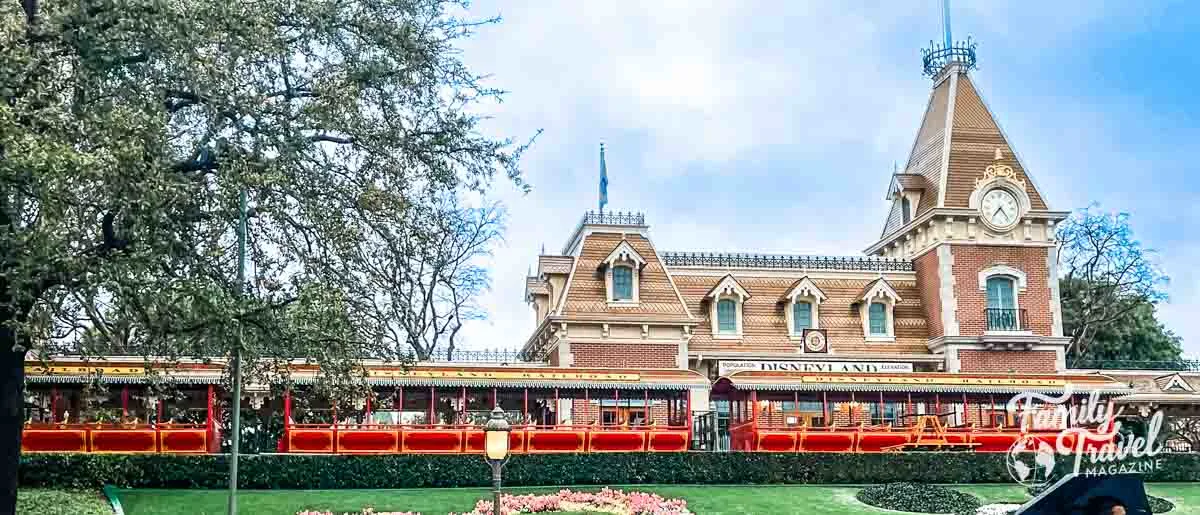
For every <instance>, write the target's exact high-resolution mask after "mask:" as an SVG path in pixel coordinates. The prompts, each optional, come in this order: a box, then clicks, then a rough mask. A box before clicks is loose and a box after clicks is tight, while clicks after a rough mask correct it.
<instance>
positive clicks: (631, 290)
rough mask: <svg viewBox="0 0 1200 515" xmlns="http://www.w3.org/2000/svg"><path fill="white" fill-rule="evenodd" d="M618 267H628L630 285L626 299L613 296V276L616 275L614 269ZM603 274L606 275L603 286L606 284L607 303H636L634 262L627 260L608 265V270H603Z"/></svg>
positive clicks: (635, 270)
mask: <svg viewBox="0 0 1200 515" xmlns="http://www.w3.org/2000/svg"><path fill="white" fill-rule="evenodd" d="M618 268H628V269H629V278H630V283H631V286H630V288H629V298H628V299H617V298H614V297H615V296H616V295H615V292H616V282H615V278H614V276H615V275H616V270H617V269H618ZM605 274H606V277H607V280H606V281H605V286H606V287H605V293H606V294H607V296H608V303H609V304H622V305H623V304H637V303H638V269H637V266H634V263H628V262H620V263H616V264H614V265H612V266H610V267H608V270H606V271H605Z"/></svg>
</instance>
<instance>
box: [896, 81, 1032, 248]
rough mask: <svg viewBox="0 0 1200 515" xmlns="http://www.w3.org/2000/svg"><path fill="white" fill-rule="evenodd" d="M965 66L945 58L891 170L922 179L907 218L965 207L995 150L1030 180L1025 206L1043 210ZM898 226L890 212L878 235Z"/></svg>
mask: <svg viewBox="0 0 1200 515" xmlns="http://www.w3.org/2000/svg"><path fill="white" fill-rule="evenodd" d="M967 68H968V67H967V66H964V65H962V64H961V63H958V62H950V63H949V64H947V65H946V66H945V67H944V68H943V69H942V71H941V73H939V74H938V77H937V78H936V82H935V83H934V87H933V91H932V92H931V93H930V95H929V103H928V105H927V106H926V108H925V116H924V118H923V119H922V120H921V125H920V129H918V131H917V137H916V140H915V141H914V142H913V146H912V151H911V152H910V153H909V157H908V161H907V162H906V163H905V165H904V168H903V169H901V170H899V172H898V173H896V174H894V175H893V178H892V181H893V182H909V183H912V182H916V181H915V180H914V179H913V176H914V175H919V176H921V177H923V178H924V181H923V183H924V184H923V185H924V191H923V193H922V194H921V196H920V201H919V202H918V203H917V205H916V206H914V208H913V213H912V217H911V218H912V219H917V218H919V217H920V216H921V215H922V214H924V213H925V212H926V211H928V210H930V209H934V208H966V207H968V200H969V198H970V196H971V192H972V191H973V190H974V189H975V183H976V179H980V178H982V177H983V175H984V172H985V170H986V169H987V167H988V165H990V164H997V161H996V160H995V156H996V150H997V149H999V150H1000V155H1001V159H1000V160H999V162H998V164H1004V165H1008V166H1011V167H1012V168H1013V170H1014V171H1015V172H1016V174H1017V178H1018V179H1020V180H1023V181H1025V182H1026V183H1027V184H1028V185H1029V188H1028V193H1029V200H1030V208H1031V209H1034V210H1046V209H1048V207H1047V206H1046V202H1045V201H1044V200H1043V199H1042V195H1041V192H1040V191H1038V189H1037V186H1036V185H1035V184H1034V182H1033V181H1032V179H1031V178H1030V177H1029V174H1028V173H1027V171H1026V169H1025V166H1024V164H1023V163H1021V161H1020V159H1018V158H1017V154H1016V152H1014V151H1013V148H1012V144H1011V143H1010V142H1009V140H1008V137H1007V136H1005V134H1004V131H1003V130H1001V129H1000V124H998V123H997V122H996V119H995V117H994V116H993V115H992V112H991V110H990V109H988V107H987V104H986V103H985V102H984V101H983V97H982V96H981V95H980V93H979V90H978V88H976V86H975V84H974V82H973V81H972V80H971V77H970V75H969V74H968V73H967ZM897 202H898V200H897ZM902 226H903V221H902V220H901V219H900V217H898V216H889V217H888V221H887V223H886V225H885V227H884V230H883V235H884V236H886V235H888V234H890V233H892V232H893V231H895V230H897V229H899V228H900V227H902Z"/></svg>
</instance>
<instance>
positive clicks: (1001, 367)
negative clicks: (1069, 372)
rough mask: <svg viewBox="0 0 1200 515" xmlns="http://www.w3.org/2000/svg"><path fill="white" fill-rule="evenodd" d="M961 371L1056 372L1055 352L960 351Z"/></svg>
mask: <svg viewBox="0 0 1200 515" xmlns="http://www.w3.org/2000/svg"><path fill="white" fill-rule="evenodd" d="M958 361H959V367H960V368H959V370H960V371H962V372H1000V373H1008V371H1009V370H1012V371H1013V372H1019V373H1030V372H1055V371H1056V370H1055V368H1056V367H1055V360H1054V351H1052V350H1033V351H993V350H960V351H958Z"/></svg>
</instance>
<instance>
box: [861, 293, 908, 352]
mask: <svg viewBox="0 0 1200 515" xmlns="http://www.w3.org/2000/svg"><path fill="white" fill-rule="evenodd" d="M900 301H901V299H900V295H899V294H897V293H896V290H895V289H894V288H892V285H890V284H888V282H887V281H886V280H884V279H882V278H880V279H878V280H876V281H875V285H874V286H872V287H871V289H870V290H867V293H866V294H865V295H863V296H862V298H861V299H859V302H858V318H859V319H860V320H861V321H862V332H863V339H864V340H866V341H868V342H881V343H882V342H894V341H896V303H898V302H900ZM873 303H881V304H883V306H884V314H885V316H886V317H887V324H886V326H887V334H885V335H878V334H871V314H870V309H871V304H873Z"/></svg>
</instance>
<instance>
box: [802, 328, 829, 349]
mask: <svg viewBox="0 0 1200 515" xmlns="http://www.w3.org/2000/svg"><path fill="white" fill-rule="evenodd" d="M804 343H805V346H806V347H807V348H808V350H809V352H821V351H823V350H825V335H824V334H821V333H820V332H817V331H813V332H811V333H808V338H806V339H805V342H804Z"/></svg>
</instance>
